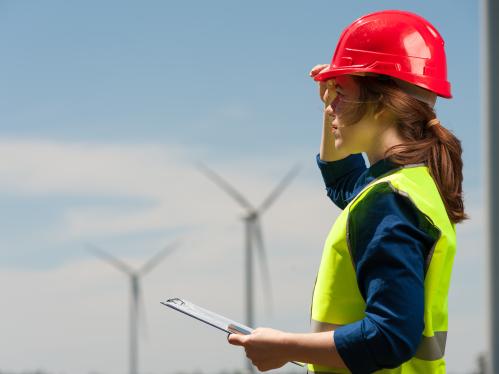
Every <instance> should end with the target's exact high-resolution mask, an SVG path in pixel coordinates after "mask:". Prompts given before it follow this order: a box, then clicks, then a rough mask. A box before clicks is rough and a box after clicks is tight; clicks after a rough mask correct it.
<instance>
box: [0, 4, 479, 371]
mask: <svg viewBox="0 0 499 374" xmlns="http://www.w3.org/2000/svg"><path fill="white" fill-rule="evenodd" d="M382 9H403V10H409V11H413V12H416V13H418V14H420V15H422V16H423V17H425V18H427V19H428V20H429V21H430V22H432V23H433V24H434V25H435V26H436V28H437V29H438V30H439V31H440V33H441V34H442V36H443V38H444V39H445V41H446V50H447V58H448V67H449V71H448V74H449V80H450V82H451V83H452V91H453V95H454V98H453V99H452V100H445V99H439V101H438V102H437V112H438V116H439V118H440V120H441V121H442V123H443V124H444V125H445V126H447V127H448V128H450V129H451V130H452V131H453V132H454V133H455V134H456V135H457V137H458V138H460V139H461V140H462V143H463V149H464V154H463V158H464V175H465V181H464V189H465V203H466V207H467V210H468V213H469V215H470V217H471V219H470V220H468V221H466V223H464V224H461V225H459V226H458V228H457V233H458V253H457V257H456V260H455V266H454V272H453V280H452V287H451V292H450V296H449V316H450V322H449V324H450V327H449V339H448V343H447V351H446V356H447V363H448V371H449V373H454V374H461V373H462V374H464V373H473V372H479V371H478V370H479V368H478V367H479V366H480V365H479V361H480V357H481V355H482V354H483V352H484V351H485V349H486V336H487V335H486V331H487V320H486V317H487V312H486V309H487V301H486V295H487V288H486V284H485V283H486V272H485V269H486V260H485V258H486V256H485V255H486V251H485V241H484V239H483V238H484V235H485V229H484V217H485V214H484V212H483V206H484V199H483V194H484V189H483V179H484V168H483V152H482V144H483V142H482V125H481V120H482V117H481V110H482V107H481V95H482V93H481V88H480V82H479V81H480V69H481V57H480V56H481V53H482V52H481V47H480V44H481V42H480V23H481V22H480V11H481V8H480V3H479V1H472V0H458V1H456V0H441V1H438V2H437V1H418V2H412V1H408V0H407V1H406V0H403V1H401V0H398V1H388V0H381V1H377V2H370V1H355V2H345V1H316V2H313V3H312V2H305V1H281V0H276V1H272V2H270V1H260V0H258V1H252V2H243V1H210V2H203V1H185V2H173V1H143V2H131V1H123V0H120V1H115V0H108V1H105V2H104V1H96V0H89V1H84V2H76V1H62V0H61V1H55V0H46V1H13V0H12V1H0V46H1V56H0V82H1V84H0V210H1V214H0V227H1V231H0V232H1V234H0V295H1V297H0V316H1V317H0V372H2V373H21V372H23V373H27V372H35V371H40V372H44V373H68V374H83V373H85V374H86V373H106V374H107V373H109V374H117V373H123V372H127V371H128V356H129V351H128V349H129V348H128V339H129V336H128V334H129V325H128V323H129V322H128V318H129V303H130V300H129V293H130V291H129V287H130V285H129V278H128V277H127V276H126V275H125V274H124V273H123V272H119V271H117V269H116V268H114V267H113V266H110V264H109V263H106V262H105V261H103V260H102V259H101V258H99V257H96V256H95V255H94V254H93V253H92V252H90V251H88V250H87V248H89V246H94V247H97V248H100V249H101V250H104V251H106V252H107V253H109V254H111V255H112V256H114V257H116V258H117V259H119V260H120V261H123V262H124V263H126V264H127V266H130V268H132V269H139V268H140V267H141V266H143V265H144V264H145V263H147V261H148V260H149V259H151V258H152V257H153V256H154V255H155V254H157V253H158V252H159V251H160V250H162V249H163V248H165V247H166V246H168V245H169V244H171V243H173V242H176V241H177V240H178V241H179V243H180V244H179V245H178V246H177V247H176V248H175V249H174V250H172V251H171V252H169V253H168V255H167V256H166V257H165V258H164V259H163V260H162V261H161V262H158V263H157V264H156V266H155V267H154V268H152V269H151V271H149V272H147V274H144V275H143V276H142V277H141V278H140V279H141V282H140V285H141V291H142V292H141V296H142V301H141V303H140V305H141V307H140V314H139V321H140V328H139V372H140V373H180V372H182V373H193V372H196V373H219V372H235V371H242V370H244V369H245V367H246V366H245V365H246V364H245V360H244V355H243V353H242V351H241V350H240V349H238V348H236V347H232V346H229V345H228V344H227V342H226V337H225V335H224V334H223V333H221V332H218V331H216V330H215V329H212V328H210V327H208V326H205V325H202V324H200V323H198V322H197V321H194V320H192V319H189V318H186V317H184V316H182V315H180V314H179V313H175V312H173V311H171V310H169V309H167V308H166V307H164V306H162V305H161V304H160V301H163V300H165V299H167V298H169V297H174V296H178V297H183V298H186V299H188V300H191V301H193V302H195V303H197V304H199V305H202V306H204V307H206V308H209V309H212V310H214V311H216V312H218V313H220V314H224V315H226V316H227V317H230V318H232V319H236V320H240V321H244V319H245V311H244V243H245V242H244V238H245V237H244V221H243V218H244V216H245V214H246V211H245V210H244V209H242V208H241V207H240V206H239V205H238V204H237V203H236V202H235V201H234V200H233V199H232V198H231V197H230V196H228V195H227V193H225V192H224V191H222V190H221V189H220V188H219V187H218V186H217V185H216V184H214V183H213V181H211V180H209V178H207V177H206V175H204V174H203V173H202V172H200V170H199V169H198V168H197V166H196V165H197V164H198V163H199V162H203V163H204V164H205V165H208V166H209V167H210V168H211V169H213V170H215V171H216V172H217V173H218V174H219V175H221V176H223V178H225V179H226V180H227V181H229V182H230V184H232V185H233V186H234V187H235V188H236V189H237V190H238V191H239V192H240V193H241V194H243V195H244V196H245V197H246V198H247V199H248V200H249V201H250V202H251V203H252V204H254V205H255V206H258V205H259V204H260V203H262V201H263V200H265V198H266V197H268V195H269V193H271V191H273V189H274V188H275V187H276V185H277V184H278V183H279V181H280V180H281V179H282V178H283V177H284V175H285V174H286V173H287V172H288V171H289V169H290V168H291V167H292V166H293V165H296V164H299V165H300V166H301V170H300V173H299V174H298V175H297V176H296V178H295V179H294V180H293V181H291V183H290V184H289V185H288V187H287V188H286V189H285V190H284V191H283V193H282V194H281V195H280V196H279V197H278V199H276V200H275V201H274V203H273V204H272V206H271V207H269V209H268V210H266V211H265V212H264V214H263V215H262V216H261V224H262V232H263V236H264V240H265V247H266V250H267V251H266V253H267V259H268V267H269V269H270V280H271V290H272V302H271V303H268V300H267V299H266V297H265V289H268V288H269V285H268V284H267V283H266V282H264V281H263V280H264V279H265V278H264V277H263V275H264V272H262V270H261V267H259V266H256V273H255V278H256V284H255V325H257V326H270V327H274V328H278V329H283V330H287V331H292V332H305V331H308V330H309V308H310V301H311V296H312V287H313V284H314V280H315V275H316V271H317V268H318V265H319V261H320V256H321V253H322V245H323V241H324V239H325V237H326V235H327V233H328V230H329V228H330V226H331V224H332V222H333V221H334V219H335V217H336V216H337V215H338V212H339V210H338V209H337V208H335V207H334V206H333V204H332V203H331V202H330V201H329V200H328V198H327V197H326V195H325V190H324V187H323V183H322V178H321V176H320V173H319V171H318V169H317V167H316V164H315V155H316V153H317V152H318V147H319V142H320V135H321V126H322V123H321V119H322V109H321V108H322V105H321V102H320V101H319V98H318V95H317V88H316V86H315V84H314V82H312V80H311V79H310V78H309V77H308V72H309V70H310V69H311V67H313V66H314V65H315V64H318V63H329V62H330V60H331V57H332V54H333V51H334V47H335V46H336V41H337V39H338V37H339V35H340V33H341V31H342V30H343V29H344V28H345V27H346V26H347V25H349V24H350V23H351V22H352V21H353V20H354V19H356V18H358V17H360V16H361V15H363V14H366V13H368V12H371V11H376V10H382ZM255 265H258V263H256V264H255ZM297 370H298V371H299V370H300V369H298V368H295V367H292V366H291V365H289V364H288V365H286V366H285V367H284V368H282V369H279V370H278V371H280V372H289V371H297Z"/></svg>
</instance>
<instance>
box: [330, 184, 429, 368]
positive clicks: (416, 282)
mask: <svg viewBox="0 0 499 374" xmlns="http://www.w3.org/2000/svg"><path fill="white" fill-rule="evenodd" d="M378 186H379V187H378ZM378 186H376V187H374V188H373V190H371V191H370V192H369V193H368V194H367V196H365V197H364V198H363V199H362V200H361V201H360V202H359V204H358V205H357V206H356V207H355V208H354V209H353V210H352V212H350V215H349V221H348V228H349V235H350V236H349V241H350V246H351V248H352V254H353V259H354V264H355V268H356V274H357V282H358V286H359V290H360V292H361V294H362V297H363V298H364V300H365V301H366V311H365V317H364V318H363V319H362V320H360V321H357V322H354V323H352V324H349V325H346V326H343V327H341V328H339V329H338V330H336V331H335V333H334V340H335V344H336V347H337V350H338V353H339V354H340V356H341V357H342V359H343V361H344V362H345V364H346V365H347V367H348V368H349V369H350V370H351V371H352V373H355V374H360V373H371V372H373V371H376V370H380V369H382V368H395V367H398V366H400V365H401V364H402V363H404V362H405V361H407V360H409V359H410V358H411V357H412V356H414V354H415V352H416V350H417V347H418V345H419V342H420V340H421V337H422V333H423V330H424V277H425V271H426V269H425V263H426V260H427V257H428V256H429V254H430V252H431V251H430V250H431V248H432V247H433V245H434V244H435V243H436V241H437V240H438V237H439V232H438V230H437V229H436V228H435V227H434V226H433V225H432V224H431V223H430V222H429V221H428V219H427V218H426V217H425V216H424V215H423V214H422V213H421V212H420V211H419V210H418V209H417V208H416V207H415V206H414V205H413V203H412V202H411V201H410V200H409V198H407V197H405V196H402V195H400V194H398V193H396V192H394V191H393V190H392V189H391V188H389V186H387V185H386V184H380V185H378Z"/></svg>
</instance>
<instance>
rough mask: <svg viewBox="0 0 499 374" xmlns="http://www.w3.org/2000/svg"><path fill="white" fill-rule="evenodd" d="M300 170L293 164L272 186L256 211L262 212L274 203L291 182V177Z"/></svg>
mask: <svg viewBox="0 0 499 374" xmlns="http://www.w3.org/2000/svg"><path fill="white" fill-rule="evenodd" d="M299 171H300V167H299V166H298V165H295V166H293V167H292V168H291V170H290V171H288V173H287V174H286V175H285V176H284V178H282V179H281V181H280V182H279V184H278V185H277V186H276V187H275V188H274V190H273V191H272V192H271V193H270V194H269V195H268V196H267V198H266V199H265V200H264V201H263V203H262V204H261V205H260V207H259V208H258V212H260V213H263V212H264V211H266V210H267V209H268V208H270V206H271V205H272V204H273V203H274V201H275V200H276V199H277V198H278V197H279V195H280V194H281V193H282V192H283V191H284V189H285V188H286V187H287V186H288V185H289V184H290V183H291V181H292V180H293V178H294V177H295V176H296V174H298V172H299Z"/></svg>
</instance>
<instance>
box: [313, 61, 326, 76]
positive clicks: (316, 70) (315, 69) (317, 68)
mask: <svg viewBox="0 0 499 374" xmlns="http://www.w3.org/2000/svg"><path fill="white" fill-rule="evenodd" d="M328 67H329V65H327V64H319V65H315V66H314V67H313V68H312V70H310V73H309V74H310V76H311V77H314V76H316V75H317V74H319V73H320V72H321V71H322V70H324V69H327V68H328Z"/></svg>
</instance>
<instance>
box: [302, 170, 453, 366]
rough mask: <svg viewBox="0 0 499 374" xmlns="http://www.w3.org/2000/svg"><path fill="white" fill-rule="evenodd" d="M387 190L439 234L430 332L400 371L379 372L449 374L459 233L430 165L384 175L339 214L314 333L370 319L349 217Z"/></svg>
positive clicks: (430, 278)
mask: <svg viewBox="0 0 499 374" xmlns="http://www.w3.org/2000/svg"><path fill="white" fill-rule="evenodd" d="M388 189H389V190H388ZM386 191H389V192H395V193H399V194H401V195H402V196H404V197H406V198H408V199H409V200H410V201H411V202H412V204H413V205H414V207H415V208H416V209H417V210H419V212H421V213H422V214H423V215H424V217H425V218H426V219H427V221H428V223H429V225H430V226H431V227H432V229H433V228H434V229H435V230H436V232H438V234H439V236H437V237H438V240H437V241H436V243H435V246H434V247H433V249H432V251H431V253H430V255H429V256H428V259H427V263H426V268H425V280H424V299H425V300H424V304H425V308H424V322H425V328H424V331H423V336H422V338H421V342H420V345H419V346H418V349H417V351H416V353H415V355H414V357H413V358H411V359H410V360H409V361H407V362H405V363H403V364H402V365H401V366H399V367H398V368H396V369H382V370H379V371H377V372H376V373H387V374H395V373H397V374H416V373H418V374H419V373H425V374H437V373H438V374H440V373H445V360H444V353H445V342H446V338H447V294H448V289H449V283H450V275H451V269H452V263H453V259H454V254H455V250H456V234H455V229H454V225H453V224H452V223H451V222H450V220H449V218H448V215H447V212H446V210H445V206H444V204H443V202H442V199H441V197H440V194H439V192H438V189H437V187H436V185H435V182H434V181H433V178H432V177H431V175H430V174H429V172H428V168H427V167H426V166H424V165H411V166H406V167H403V168H399V169H397V170H392V171H391V172H390V173H387V174H385V175H384V176H381V177H379V178H378V179H376V180H374V181H373V182H371V183H370V184H369V185H368V186H366V187H365V188H364V189H363V190H362V191H361V192H360V193H359V194H358V195H357V196H356V197H355V198H354V199H353V200H352V201H351V202H350V203H349V204H348V205H347V206H346V207H345V209H344V210H343V212H342V213H341V214H340V215H339V216H338V218H337V219H336V222H335V224H334V225H333V227H332V229H331V231H330V233H329V235H328V237H327V239H326V243H325V245H324V251H323V254H322V260H321V265H320V267H319V272H318V275H317V281H316V285H315V288H314V295H313V299H312V308H311V309H312V315H311V323H312V331H315V332H319V331H332V330H335V329H337V328H338V327H340V326H343V325H346V324H350V323H353V322H356V321H359V320H361V319H363V318H364V316H365V313H364V311H365V307H366V304H365V301H364V299H363V298H362V295H361V293H360V291H359V288H358V285H357V277H356V273H355V265H354V261H353V256H352V251H351V248H350V243H349V238H348V219H349V213H350V212H351V211H352V210H353V209H355V207H356V206H357V205H358V203H359V202H360V201H362V199H364V198H365V197H366V196H367V195H368V194H369V193H370V192H372V193H379V192H381V193H382V192H386ZM359 359H361V358H359ZM308 369H309V371H313V372H316V373H321V372H323V373H349V371H348V370H345V369H335V368H327V367H323V366H319V365H309V366H308Z"/></svg>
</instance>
